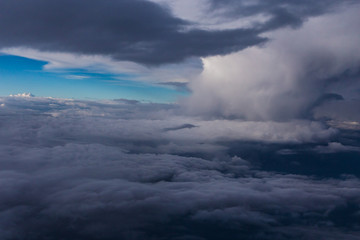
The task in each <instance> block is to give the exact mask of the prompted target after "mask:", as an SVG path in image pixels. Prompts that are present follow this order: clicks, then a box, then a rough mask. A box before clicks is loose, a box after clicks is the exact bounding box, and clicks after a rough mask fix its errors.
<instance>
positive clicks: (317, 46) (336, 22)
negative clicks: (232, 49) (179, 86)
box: [187, 5, 360, 120]
mask: <svg viewBox="0 0 360 240" xmlns="http://www.w3.org/2000/svg"><path fill="white" fill-rule="evenodd" d="M359 8H360V5H355V6H353V7H352V8H351V9H345V10H343V11H342V12H341V13H336V14H334V13H332V14H328V15H323V16H320V17H315V18H311V19H309V20H308V21H307V22H305V24H304V26H303V27H301V28H299V29H295V30H294V29H282V30H278V31H275V32H271V33H267V34H265V35H264V36H267V37H270V38H271V39H272V40H271V41H270V42H269V43H267V44H265V45H264V46H262V47H251V48H248V49H245V50H243V51H240V52H238V53H233V54H230V55H226V56H214V57H208V58H204V59H203V63H204V71H203V73H202V74H201V76H200V77H199V78H198V79H197V80H195V81H193V82H192V83H191V85H190V88H191V90H192V93H193V94H192V96H191V97H190V99H189V100H188V102H187V104H188V109H189V111H190V112H192V113H194V114H205V115H210V116H213V115H217V116H225V117H240V118H245V119H249V120H269V119H271V120H283V119H291V118H297V117H301V116H302V114H304V113H306V111H307V110H308V108H309V107H310V106H311V104H312V103H314V102H315V101H316V100H317V99H318V98H319V97H321V95H322V94H323V93H326V92H327V91H336V89H334V88H331V81H328V79H329V78H331V77H334V76H336V74H341V73H342V72H343V71H345V70H348V69H355V68H358V66H359V65H360V57H359V56H360V48H359V47H358V43H359V42H360V32H359V31H358V30H359V29H358V28H355V27H349V26H355V25H359V24H360V17H359V14H358V11H359ZM348 84H349V83H343V85H344V87H343V88H349V86H347V85H348ZM329 85H330V86H329ZM340 91H341V87H340ZM341 93H342V92H341ZM344 97H346V96H344Z"/></svg>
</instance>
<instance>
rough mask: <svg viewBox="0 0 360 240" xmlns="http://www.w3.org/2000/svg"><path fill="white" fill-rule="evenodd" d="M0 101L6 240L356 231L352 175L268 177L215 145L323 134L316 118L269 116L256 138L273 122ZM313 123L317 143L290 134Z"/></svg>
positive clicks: (165, 110)
mask: <svg viewBox="0 0 360 240" xmlns="http://www.w3.org/2000/svg"><path fill="white" fill-rule="evenodd" d="M0 108H1V113H0V130H1V131H0V165H1V169H0V184H1V198H0V238H1V239H6V240H10V239H11V240H23V239H27V240H33V239H34V240H35V239H54V240H60V239H69V240H72V239H74V240H75V239H77V240H82V239H84V240H85V239H87V240H88V239H91V240H93V239H94V240H95V239H96V240H97V239H102V240H104V239H105V240H113V239H119V238H121V239H209V240H212V239H214V240H215V239H220V238H223V237H225V238H226V239H231V238H241V239H274V238H276V239H301V238H305V239H306V238H309V236H311V233H312V232H313V231H316V234H317V235H318V236H319V237H324V236H328V232H329V231H332V232H333V233H334V235H333V236H337V237H341V238H343V239H353V238H355V237H358V236H359V235H358V233H356V232H355V231H356V229H358V228H359V225H358V222H359V221H358V215H357V214H356V212H357V211H358V210H359V209H358V205H359V204H360V202H359V192H358V187H357V186H358V185H359V179H358V178H356V177H354V176H350V175H349V176H343V177H342V178H337V179H334V178H330V179H315V178H312V177H309V176H301V175H292V174H286V173H282V174H280V173H275V172H268V171H265V170H261V169H258V168H255V166H254V165H253V163H252V162H251V161H247V160H244V159H243V158H240V157H237V156H235V155H228V154H226V147H224V146H223V145H222V144H221V143H219V142H217V141H216V139H218V138H219V137H220V139H223V140H224V139H227V140H228V141H232V140H234V139H238V140H241V139H242V138H244V136H245V138H249V139H253V141H254V140H255V141H260V142H262V144H264V139H262V138H267V140H266V141H269V142H270V143H272V142H275V143H276V142H278V139H282V140H281V141H283V142H285V143H292V144H294V139H298V140H302V141H304V142H305V143H306V142H307V141H310V142H313V141H315V143H317V141H320V142H321V141H324V140H325V141H326V140H327V138H328V137H329V136H331V134H330V135H328V133H327V131H328V130H326V128H324V126H322V125H319V126H321V127H319V126H317V124H316V123H314V122H313V123H307V122H302V123H295V124H296V125H292V124H293V123H290V125H288V123H284V124H285V127H284V126H282V125H281V123H276V124H275V125H273V124H274V123H271V122H270V123H268V124H270V125H269V126H277V129H276V128H275V129H274V130H273V131H272V132H268V133H267V134H268V136H267V135H266V134H264V135H262V136H259V135H258V134H259V133H260V132H264V131H265V132H266V129H267V128H271V127H269V126H267V125H266V123H261V124H264V125H263V126H262V125H259V123H255V122H247V123H246V122H244V123H242V122H238V121H237V120H234V122H233V123H231V122H230V121H226V122H224V121H220V122H219V120H213V121H209V120H206V121H199V120H195V119H191V118H189V117H186V116H181V114H180V112H178V111H179V109H177V108H176V106H174V105H168V104H144V103H140V102H137V103H134V102H128V101H124V100H120V101H107V102H105V101H103V102H90V101H75V100H64V99H53V98H37V97H27V96H21V95H19V96H14V97H5V98H0ZM232 124H234V125H232ZM242 124H244V126H242ZM300 124H303V126H302V127H300V126H299V125H300ZM308 124H309V125H310V126H312V129H311V128H310V130H309V132H313V133H312V134H313V135H314V134H315V135H318V137H320V138H318V137H313V136H311V137H309V136H308V133H304V132H306V131H303V130H301V131H300V132H301V134H300V135H298V134H297V133H296V134H295V135H293V136H292V135H291V134H290V135H289V132H291V133H293V132H294V128H295V127H294V126H297V127H296V128H300V129H301V128H304V129H306V128H308V127H309V126H307V125H308ZM174 126H175V127H174ZM176 126H178V127H176ZM192 126H198V127H195V128H191V127H192ZM225 126H228V127H229V126H230V129H233V130H232V132H234V130H235V129H236V128H239V129H240V132H239V133H236V132H235V134H234V136H231V135H229V131H225V132H224V131H223V130H222V129H223V128H225ZM231 126H232V127H231ZM259 127H260V128H261V129H262V130H261V131H254V130H255V129H259ZM164 128H168V129H173V130H176V131H165V132H164V131H163V129H164ZM242 128H243V129H249V133H247V132H246V131H244V130H241V129H242ZM192 131H194V132H192ZM316 131H319V132H318V133H315V132H316ZM250 132H252V134H250ZM330 132H331V130H330ZM175 133H177V134H175ZM172 134H173V135H172ZM276 134H277V135H278V136H275V137H271V135H276ZM246 135H247V137H246ZM281 135H284V136H283V137H279V136H281ZM286 135H288V136H286ZM322 135H323V136H322ZM225 137H227V138H225ZM301 143H302V142H298V144H301ZM295 144H296V143H295ZM196 152H197V153H199V152H206V153H212V154H210V155H205V156H208V157H206V158H202V157H194V155H196ZM178 153H182V154H181V155H183V156H179V155H177V154H178ZM220 153H221V154H220ZM338 218H344V219H347V220H346V221H338V220H337V219H338ZM314 227H315V228H316V229H314ZM328 239H331V238H328Z"/></svg>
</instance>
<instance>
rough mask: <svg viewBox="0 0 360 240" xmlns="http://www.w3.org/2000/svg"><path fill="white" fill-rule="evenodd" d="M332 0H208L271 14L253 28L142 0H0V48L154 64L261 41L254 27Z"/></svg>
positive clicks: (299, 15)
mask: <svg viewBox="0 0 360 240" xmlns="http://www.w3.org/2000/svg"><path fill="white" fill-rule="evenodd" d="M336 3H337V1H317V2H316V3H314V2H309V1H295V2H294V1H292V2H287V1H280V0H279V1H270V2H268V1H266V2H260V3H256V4H254V5H250V6H246V5H244V3H243V2H242V1H225V2H223V1H213V4H214V7H215V6H216V7H218V5H220V6H224V5H226V6H227V7H230V8H231V9H232V10H231V12H232V14H231V16H233V17H236V18H241V17H246V16H253V15H256V14H260V13H264V14H269V15H270V16H271V19H270V20H268V21H266V22H265V23H263V24H260V25H258V26H255V27H254V28H247V29H230V30H203V29H196V28H194V27H192V24H193V23H190V22H186V21H184V20H182V19H180V18H177V17H174V16H173V15H172V14H171V12H170V11H169V10H168V9H166V8H164V7H162V6H160V5H158V4H156V3H153V2H149V1H145V0H107V1H101V0H88V1H82V0H62V1H60V0H50V1H49V0H34V1H21V0H1V1H0V36H1V38H0V48H8V47H29V48H35V49H39V50H43V51H56V52H71V53H79V54H101V55H108V56H112V57H113V58H115V59H117V60H128V61H134V62H138V63H143V64H147V65H157V64H163V63H171V62H179V61H182V60H184V59H186V58H188V57H192V56H196V57H198V56H201V57H205V56H210V55H218V54H227V53H231V52H234V51H239V50H241V49H244V48H246V47H249V46H253V45H257V44H260V43H263V42H264V41H266V39H265V38H262V37H260V36H259V34H260V33H262V32H264V31H268V30H272V29H276V28H279V27H284V26H298V25H300V24H301V23H302V21H303V20H304V19H305V18H306V17H309V16H314V15H318V14H321V13H323V12H324V11H326V10H328V9H329V8H330V7H332V6H334V5H336ZM229 16H230V15H229V14H226V16H222V17H229ZM189 27H191V28H190V29H186V28H189Z"/></svg>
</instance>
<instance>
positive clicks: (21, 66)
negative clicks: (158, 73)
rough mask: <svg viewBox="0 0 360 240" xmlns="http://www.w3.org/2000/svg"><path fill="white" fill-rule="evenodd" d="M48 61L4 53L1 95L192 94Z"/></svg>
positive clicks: (169, 98)
mask: <svg viewBox="0 0 360 240" xmlns="http://www.w3.org/2000/svg"><path fill="white" fill-rule="evenodd" d="M46 64H47V62H44V61H38V60H33V59H29V58H24V57H19V56H13V55H5V54H3V55H0V81H1V88H0V95H1V96H8V95H10V94H18V93H24V92H30V93H32V94H34V95H35V96H44V97H47V96H51V97H58V98H75V99H120V98H124V99H135V100H140V101H150V102H174V101H176V100H177V99H178V98H179V97H181V96H185V95H187V94H188V93H187V92H186V91H185V90H179V89H174V88H172V87H169V86H161V85H156V84H149V83H144V82H139V81H133V80H127V79H129V77H131V76H130V75H125V74H124V75H121V74H106V73H96V72H90V71H89V70H83V69H66V70H63V71H47V70H44V69H43V67H44V65H46Z"/></svg>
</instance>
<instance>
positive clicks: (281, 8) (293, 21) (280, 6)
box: [210, 0, 356, 31]
mask: <svg viewBox="0 0 360 240" xmlns="http://www.w3.org/2000/svg"><path fill="white" fill-rule="evenodd" d="M210 3H211V8H212V9H214V10H216V9H219V8H220V9H225V10H226V12H227V13H228V14H229V15H228V17H233V18H239V17H248V16H254V15H257V14H265V15H267V16H269V17H270V19H269V20H268V21H266V22H265V23H264V24H262V25H259V26H258V27H259V28H260V29H261V30H262V31H267V30H273V29H277V28H281V27H285V26H291V27H298V26H300V25H301V23H302V22H303V21H304V20H306V19H307V18H308V17H312V16H317V15H321V14H324V13H327V12H329V11H332V10H334V8H335V7H336V6H339V5H341V4H344V3H356V1H354V0H346V1H338V0H320V1H315V2H314V1H311V0H295V1H287V0H270V1H253V2H252V1H246V0H210Z"/></svg>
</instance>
